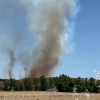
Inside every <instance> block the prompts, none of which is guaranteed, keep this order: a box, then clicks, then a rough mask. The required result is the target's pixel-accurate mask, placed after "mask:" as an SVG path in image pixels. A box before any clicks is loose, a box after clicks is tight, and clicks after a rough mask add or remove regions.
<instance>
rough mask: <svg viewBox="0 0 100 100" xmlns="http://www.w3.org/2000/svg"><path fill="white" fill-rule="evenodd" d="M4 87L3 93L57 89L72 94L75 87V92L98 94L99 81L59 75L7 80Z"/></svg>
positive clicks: (2, 88) (99, 90)
mask: <svg viewBox="0 0 100 100" xmlns="http://www.w3.org/2000/svg"><path fill="white" fill-rule="evenodd" d="M3 84H4V87H0V89H1V90H4V91H11V90H12V89H13V90H14V91H32V90H34V91H46V90H47V89H50V88H54V87H57V89H58V91H59V92H73V88H74V87H75V86H76V92H86V91H87V90H88V92H92V93H93V92H94V93H97V92H100V88H99V87H98V86H100V80H95V79H94V78H93V77H91V78H90V79H87V78H85V79H83V78H80V77H77V78H70V77H69V76H67V75H64V74H62V75H60V76H59V77H49V78H46V77H45V76H41V77H39V78H33V79H30V78H24V79H23V80H22V81H20V80H19V81H18V80H15V79H12V78H11V79H9V80H6V81H4V83H3Z"/></svg>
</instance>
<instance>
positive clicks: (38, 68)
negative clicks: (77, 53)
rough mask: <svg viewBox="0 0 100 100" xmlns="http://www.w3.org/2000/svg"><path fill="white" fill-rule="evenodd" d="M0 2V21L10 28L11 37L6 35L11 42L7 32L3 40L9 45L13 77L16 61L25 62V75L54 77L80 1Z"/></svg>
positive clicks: (25, 0)
mask: <svg viewBox="0 0 100 100" xmlns="http://www.w3.org/2000/svg"><path fill="white" fill-rule="evenodd" d="M0 3H1V4H2V5H3V6H2V7H1V8H2V9H1V11H0V14H1V15H0V23H3V25H4V26H5V25H6V27H8V29H9V30H10V31H9V32H5V33H6V34H7V36H8V37H9V38H8V37H7V36H6V38H7V42H5V41H4V39H5V35H4V39H3V40H0V41H1V42H2V43H3V44H2V46H1V47H2V48H3V50H5V49H7V48H8V46H9V48H8V49H7V51H8V52H9V57H10V62H9V71H8V73H9V77H10V78H11V77H12V76H13V75H12V74H13V72H12V68H13V67H14V65H15V62H17V63H20V64H21V65H20V68H23V70H24V72H25V77H30V78H33V77H39V76H41V75H45V76H50V75H51V74H52V73H53V71H54V69H55V68H57V66H59V63H60V62H61V59H62V56H63V54H64V52H63V51H64V50H63V49H64V48H63V47H64V42H63V41H64V40H65V35H66V34H67V35H66V36H67V38H68V36H70V32H69V31H68V29H69V27H70V24H71V23H70V18H72V17H74V15H75V12H76V0H13V1H12V0H9V1H7V2H6V0H3V1H2V2H1V1H0ZM17 11H19V12H18V14H15V12H17ZM2 12H3V13H2ZM8 13H9V16H7V15H8ZM16 16H17V17H16ZM16 20H17V21H16ZM5 22H6V23H5ZM0 25H2V24H0ZM70 29H71V27H70ZM10 33H13V34H10ZM32 36H33V38H32ZM32 39H33V40H32ZM3 41H4V42H3ZM1 47H0V48H1ZM10 48H13V49H10ZM67 49H68V48H67ZM3 53H4V52H3ZM15 55H16V60H15ZM20 75H21V72H20ZM20 77H21V76H20Z"/></svg>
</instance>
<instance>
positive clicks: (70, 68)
mask: <svg viewBox="0 0 100 100" xmlns="http://www.w3.org/2000/svg"><path fill="white" fill-rule="evenodd" d="M79 6H80V8H79V9H80V10H79V12H78V14H77V15H76V17H75V19H74V20H75V23H74V24H75V25H74V26H75V27H74V32H73V37H72V44H71V45H72V48H71V49H73V50H71V49H70V50H71V52H69V53H68V54H65V55H64V56H63V59H62V63H61V66H59V67H58V68H56V71H55V74H54V75H53V76H59V75H60V74H66V75H68V76H70V77H83V78H85V77H88V78H90V77H94V78H96V74H95V72H93V70H97V71H99V72H100V61H99V60H100V44H99V43H100V33H99V32H100V13H99V9H100V0H79ZM12 7H13V6H12ZM20 8H21V7H19V9H17V10H16V13H18V14H20V13H21V11H20ZM23 12H24V11H23ZM18 14H17V15H15V18H16V20H15V23H16V24H15V27H18V29H19V31H20V27H21V26H22V25H23V28H24V29H25V30H24V31H23V32H22V33H24V38H25V39H24V42H21V45H20V46H19V48H20V47H22V46H23V47H24V46H25V45H27V48H28V47H29V48H31V43H32V42H33V47H34V45H35V44H34V41H35V39H34V40H33V39H32V37H31V35H28V34H27V32H28V29H27V24H26V22H25V21H22V19H24V13H23V14H22V15H20V17H19V16H18ZM18 20H20V21H21V22H20V23H21V24H19V22H18ZM0 21H1V20H0ZM9 21H10V20H9ZM5 23H6V25H5V24H4V25H3V24H2V26H1V25H0V32H2V33H5V31H8V34H10V28H11V27H12V26H13V24H11V25H9V27H8V26H7V21H5ZM5 28H6V30H5ZM1 36H2V37H3V36H5V34H1ZM28 38H30V41H29V40H28ZM0 39H3V38H0ZM9 42H10V41H9ZM0 44H1V43H0ZM29 44H30V45H29ZM65 45H66V46H67V45H68V44H67V43H66V44H65ZM14 48H15V49H16V51H15V52H16V53H17V52H18V51H17V50H18V49H19V48H16V47H14ZM27 48H26V49H27ZM21 50H23V48H21ZM8 59H9V58H6V59H5V56H4V55H1V57H0V60H1V61H0V67H1V66H2V67H1V70H0V78H4V77H3V75H5V74H6V73H4V71H3V66H6V64H5V61H7V60H8ZM16 66H17V67H16V68H15V69H14V72H15V78H18V72H19V70H18V69H19V67H20V66H19V64H16Z"/></svg>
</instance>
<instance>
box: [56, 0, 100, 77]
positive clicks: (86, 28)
mask: <svg viewBox="0 0 100 100" xmlns="http://www.w3.org/2000/svg"><path fill="white" fill-rule="evenodd" d="M79 4H80V11H79V13H78V14H77V17H76V19H75V29H74V36H73V42H74V43H75V46H74V51H73V52H71V53H70V54H67V55H65V56H64V58H63V63H62V67H61V68H59V69H58V70H57V72H56V75H58V74H63V73H64V74H66V75H68V76H70V77H83V78H85V77H88V78H90V77H94V78H96V74H95V72H93V71H92V70H98V71H99V72H100V12H99V9H100V1H99V0H80V1H79Z"/></svg>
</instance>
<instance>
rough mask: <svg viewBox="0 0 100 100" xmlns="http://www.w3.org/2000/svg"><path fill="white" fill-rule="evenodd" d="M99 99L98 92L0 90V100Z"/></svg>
mask: <svg viewBox="0 0 100 100" xmlns="http://www.w3.org/2000/svg"><path fill="white" fill-rule="evenodd" d="M88 99H89V100H100V94H85V93H58V92H0V100H88Z"/></svg>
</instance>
